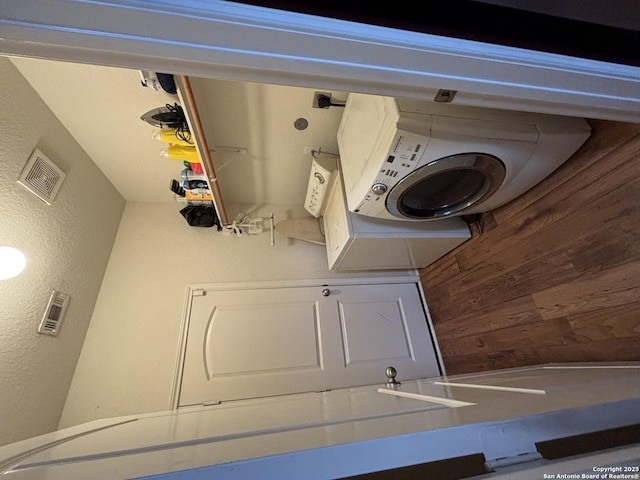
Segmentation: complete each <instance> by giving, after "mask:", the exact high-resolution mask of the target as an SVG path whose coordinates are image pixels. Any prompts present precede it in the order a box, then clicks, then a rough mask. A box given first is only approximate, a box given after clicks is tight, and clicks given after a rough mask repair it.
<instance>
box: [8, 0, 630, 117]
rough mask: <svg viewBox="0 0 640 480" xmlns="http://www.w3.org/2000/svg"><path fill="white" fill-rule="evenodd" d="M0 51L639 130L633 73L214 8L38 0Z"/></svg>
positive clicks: (21, 10) (222, 4) (11, 12)
mask: <svg viewBox="0 0 640 480" xmlns="http://www.w3.org/2000/svg"><path fill="white" fill-rule="evenodd" d="M0 29H1V30H2V38H1V39H0V53H3V54H6V55H18V56H30V57H38V58H49V59H54V60H62V61H72V62H81V63H95V64H100V65H109V66H118V67H130V68H137V69H144V70H155V71H163V72H168V73H180V74H186V75H193V76H203V77H215V78H224V79H235V80H244V81H254V82H264V83H276V84H287V85H295V86H301V87H314V88H326V89H332V90H343V91H359V92H364V93H373V94H380V95H393V96H406V97H418V98H432V96H433V93H434V92H435V91H436V90H437V89H440V88H447V89H453V90H457V91H458V92H459V94H458V95H457V96H456V103H459V104H465V105H475V106H487V107H495V108H509V109H514V110H528V111H539V112H545V113H557V114H565V115H575V116H584V117H591V118H603V119H611V120H621V121H631V122H640V68H638V67H633V66H627V65H619V64H612V63H607V62H600V61H595V60H586V59H579V58H575V57H567V56H562V55H557V54H550V53H543V52H534V51H530V50H524V49H518V48H513V47H505V46H500V45H492V44H486V43H480V42H473V41H468V40H461V39H453V38H447V37H441V36H435V35H428V34H423V33H416V32H409V31H404V30H396V29H392V28H386V27H378V26H372V25H365V24H358V23H354V22H347V21H341V20H335V19H329V18H322V17H315V16H311V15H305V14H298V13H291V12H284V11H278V10H273V9H267V8H262V7H255V6H251V5H243V4H237V3H233V2H227V1H221V0H208V1H202V0H184V1H183V2H181V3H180V5H177V4H176V3H175V2H172V1H168V0H149V1H144V2H142V1H139V0H111V1H108V2H107V1H105V2H101V1H90V0H34V1H31V2H8V3H7V4H6V5H4V6H3V9H2V12H1V13H0Z"/></svg>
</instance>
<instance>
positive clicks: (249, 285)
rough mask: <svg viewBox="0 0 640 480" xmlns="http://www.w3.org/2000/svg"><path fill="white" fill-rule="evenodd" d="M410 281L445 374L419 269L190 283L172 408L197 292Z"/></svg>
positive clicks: (172, 403) (175, 369) (181, 329)
mask: <svg viewBox="0 0 640 480" xmlns="http://www.w3.org/2000/svg"><path fill="white" fill-rule="evenodd" d="M398 283H409V284H412V285H416V286H417V288H418V296H419V297H420V302H421V304H422V309H423V311H424V314H425V317H426V320H427V328H428V329H429V334H430V335H431V339H432V341H433V346H434V351H435V355H436V360H437V362H438V365H439V367H440V370H441V372H442V375H446V372H445V369H444V364H443V362H442V354H441V353H440V346H439V345H438V339H437V338H436V336H435V330H434V328H433V323H432V321H431V315H430V314H429V309H428V308H427V303H426V298H425V295H424V290H423V289H422V284H421V283H420V277H419V275H418V272H417V270H409V271H408V274H407V276H389V277H360V278H358V277H350V278H328V279H313V280H278V281H262V282H237V283H197V284H189V285H187V288H186V291H185V300H184V306H183V310H182V318H181V322H180V333H179V338H178V348H177V352H176V358H175V364H174V373H173V385H172V386H171V399H170V408H171V409H172V410H177V409H178V404H179V399H180V386H181V384H182V378H183V370H184V357H185V352H186V349H187V337H188V332H189V320H190V316H191V298H192V297H193V295H194V293H195V292H197V291H203V290H215V291H223V290H252V289H269V288H295V287H324V286H348V285H384V284H398Z"/></svg>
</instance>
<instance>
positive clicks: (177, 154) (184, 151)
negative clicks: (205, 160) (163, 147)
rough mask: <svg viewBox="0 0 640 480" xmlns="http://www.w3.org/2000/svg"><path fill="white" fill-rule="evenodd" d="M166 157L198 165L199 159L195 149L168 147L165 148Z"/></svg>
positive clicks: (177, 146) (180, 146) (178, 146)
mask: <svg viewBox="0 0 640 480" xmlns="http://www.w3.org/2000/svg"><path fill="white" fill-rule="evenodd" d="M167 155H168V156H169V158H171V159H173V160H186V161H188V162H192V163H193V162H196V163H200V157H199V156H198V152H197V151H196V148H195V147H185V146H182V145H169V147H167Z"/></svg>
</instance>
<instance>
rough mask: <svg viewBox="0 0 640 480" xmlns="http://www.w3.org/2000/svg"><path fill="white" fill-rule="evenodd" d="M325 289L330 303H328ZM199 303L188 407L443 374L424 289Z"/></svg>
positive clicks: (201, 298)
mask: <svg viewBox="0 0 640 480" xmlns="http://www.w3.org/2000/svg"><path fill="white" fill-rule="evenodd" d="M325 289H326V292H325V294H326V293H328V295H326V296H325V295H323V290H325ZM201 293H204V295H198V296H193V297H192V299H191V302H192V303H191V312H190V319H189V329H188V336H187V345H186V350H185V359H184V369H183V376H182V384H181V390H180V399H179V404H180V406H186V405H194V404H201V403H204V402H215V401H222V400H232V399H241V398H255V397H263V396H270V395H282V394H287V393H297V392H308V391H320V390H327V389H333V388H340V387H349V386H356V385H367V384H374V383H384V381H385V376H384V370H385V368H386V367H387V366H389V365H393V366H394V367H396V369H397V370H398V372H399V375H398V378H399V379H402V378H404V379H417V378H425V377H432V376H437V375H439V374H440V371H439V368H438V365H437V361H436V356H435V352H434V347H433V342H432V339H431V335H430V333H429V329H428V325H427V321H426V318H425V315H424V311H423V308H422V303H421V301H420V297H419V294H418V289H417V286H416V285H415V284H391V285H366V286H333V287H332V286H329V287H320V286H318V287H290V288H273V289H271V288H267V289H250V290H205V291H204V292H201Z"/></svg>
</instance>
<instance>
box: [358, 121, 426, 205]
mask: <svg viewBox="0 0 640 480" xmlns="http://www.w3.org/2000/svg"><path fill="white" fill-rule="evenodd" d="M428 144H429V138H427V137H424V136H422V135H416V134H413V133H410V132H404V131H401V130H398V131H397V132H396V135H395V137H394V138H393V141H392V142H391V145H392V147H391V149H390V150H388V151H386V152H384V161H383V162H381V164H382V167H381V168H380V170H379V172H378V175H377V176H376V178H375V180H374V182H373V184H372V185H371V187H370V189H369V191H368V192H367V194H366V195H365V197H364V198H363V199H362V201H361V202H360V203H359V204H358V206H357V208H355V209H354V210H353V211H354V212H355V213H359V214H361V215H368V216H371V217H380V216H381V214H382V212H384V211H385V210H386V206H385V201H386V198H387V195H388V194H389V192H390V191H391V189H392V188H393V187H394V186H395V185H396V184H397V183H398V182H400V180H402V179H403V178H404V177H405V176H406V175H408V174H409V173H411V172H412V171H414V170H415V169H416V168H418V166H419V165H420V160H421V159H422V155H423V153H424V152H425V150H426V148H427V145H428ZM382 217H384V215H382Z"/></svg>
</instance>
